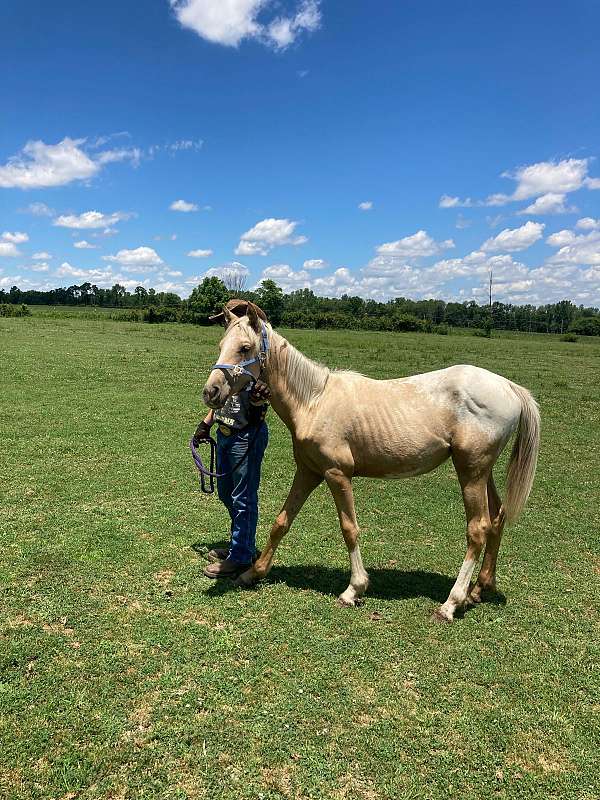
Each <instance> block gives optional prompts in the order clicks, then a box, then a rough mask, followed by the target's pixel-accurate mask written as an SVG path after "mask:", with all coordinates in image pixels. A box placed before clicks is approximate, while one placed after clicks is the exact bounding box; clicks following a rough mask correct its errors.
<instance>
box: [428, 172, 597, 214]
mask: <svg viewBox="0 0 600 800" xmlns="http://www.w3.org/2000/svg"><path fill="white" fill-rule="evenodd" d="M590 161H591V159H589V158H565V159H563V160H562V161H539V162H537V163H536V164H528V165H526V166H522V167H517V169H515V170H512V171H507V172H503V173H502V177H503V178H509V179H510V180H513V181H515V182H516V184H517V185H516V188H515V190H514V192H513V193H512V194H505V193H503V192H497V193H496V194H490V195H488V197H486V198H485V200H472V199H471V198H470V197H467V198H465V199H464V200H461V198H460V197H453V196H451V195H447V194H444V195H442V196H441V198H440V201H439V206H440V208H459V207H461V208H471V207H475V206H504V205H506V204H507V203H511V202H514V201H516V200H529V199H530V198H533V197H537V198H539V201H538V202H537V203H533V204H532V205H531V206H529V208H527V209H523V211H521V212H520V213H522V214H564V213H567V209H566V207H564V208H563V206H564V199H565V198H564V195H566V194H568V193H569V192H576V191H577V190H578V189H581V188H582V187H584V186H587V188H588V189H599V188H600V178H589V177H588V175H587V173H588V169H589V165H590ZM559 195H561V196H562V203H561V199H559V198H558V196H559ZM542 196H544V197H542ZM545 208H546V209H550V210H544V209H545ZM531 209H535V210H531ZM568 210H569V211H570V210H571V209H568Z"/></svg>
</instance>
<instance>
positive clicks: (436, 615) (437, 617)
mask: <svg viewBox="0 0 600 800" xmlns="http://www.w3.org/2000/svg"><path fill="white" fill-rule="evenodd" d="M431 621H432V622H437V623H442V622H443V623H446V624H447V623H449V622H454V619H453V618H452V617H447V616H446V615H445V614H444V613H442V612H441V611H440V609H439V608H436V610H435V611H434V612H433V614H432V615H431Z"/></svg>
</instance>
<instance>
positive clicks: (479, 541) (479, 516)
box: [433, 461, 491, 622]
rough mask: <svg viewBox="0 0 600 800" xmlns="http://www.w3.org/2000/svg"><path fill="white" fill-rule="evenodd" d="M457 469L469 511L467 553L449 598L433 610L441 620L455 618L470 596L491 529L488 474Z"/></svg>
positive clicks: (466, 510)
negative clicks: (462, 472)
mask: <svg viewBox="0 0 600 800" xmlns="http://www.w3.org/2000/svg"><path fill="white" fill-rule="evenodd" d="M455 464H456V461H455ZM457 471H458V477H459V479H460V483H461V489H462V495H463V502H464V504H465V512H466V515H467V553H466V555H465V560H464V561H463V564H462V567H461V568H460V572H459V573H458V578H457V579H456V582H455V584H454V586H453V587H452V590H451V592H450V594H449V596H448V599H447V600H446V602H445V603H444V604H443V605H441V606H440V607H439V608H438V609H437V611H435V612H434V614H433V619H434V620H436V621H438V622H452V620H453V619H454V612H455V611H456V609H457V608H460V607H461V606H462V605H463V603H464V602H465V600H466V599H467V595H468V593H469V589H470V586H471V576H472V574H473V570H474V569H475V566H476V564H477V562H478V561H479V556H480V554H481V550H482V549H483V546H484V544H485V543H486V540H487V537H488V535H489V532H490V530H491V522H490V513H489V510H488V500H487V480H488V476H487V475H485V476H484V477H466V476H465V475H464V474H461V472H460V471H459V470H458V468H457Z"/></svg>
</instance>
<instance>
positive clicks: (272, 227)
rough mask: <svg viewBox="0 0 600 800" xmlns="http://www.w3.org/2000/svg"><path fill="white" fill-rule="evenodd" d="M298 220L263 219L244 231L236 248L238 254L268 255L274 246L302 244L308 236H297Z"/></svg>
mask: <svg viewBox="0 0 600 800" xmlns="http://www.w3.org/2000/svg"><path fill="white" fill-rule="evenodd" d="M298 224H299V223H298V222H294V221H292V220H289V219H273V218H272V217H271V218H269V219H263V220H262V221H261V222H258V223H257V224H256V225H255V226H254V227H253V228H250V230H249V231H246V233H243V234H242V236H241V238H240V243H239V244H238V246H237V247H236V249H235V254H236V256H253V255H259V256H266V255H267V254H268V253H269V252H270V251H271V250H272V249H273V248H274V247H279V246H281V245H285V244H288V245H295V246H297V245H301V244H304V243H305V242H307V241H308V239H307V237H306V236H297V235H296V234H295V233H294V231H295V230H296V227H297V226H298Z"/></svg>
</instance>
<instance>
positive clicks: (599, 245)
mask: <svg viewBox="0 0 600 800" xmlns="http://www.w3.org/2000/svg"><path fill="white" fill-rule="evenodd" d="M561 233H562V234H567V233H570V232H569V231H561ZM555 241H556V244H562V245H563V246H561V247H560V250H559V251H558V252H557V253H555V254H554V255H553V256H551V257H550V258H549V259H548V260H547V262H546V264H548V265H552V264H558V265H565V266H566V265H570V264H572V265H579V266H600V231H594V230H593V231H591V232H590V233H587V234H581V235H580V236H575V235H573V236H570V237H567V236H566V235H565V236H563V239H562V240H558V238H557V239H556V240H555Z"/></svg>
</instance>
